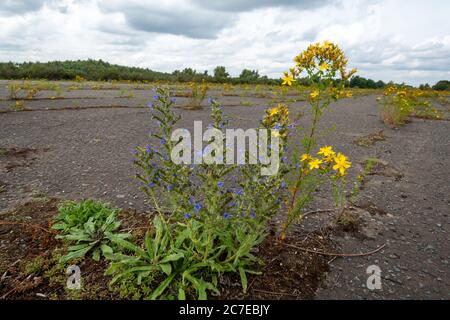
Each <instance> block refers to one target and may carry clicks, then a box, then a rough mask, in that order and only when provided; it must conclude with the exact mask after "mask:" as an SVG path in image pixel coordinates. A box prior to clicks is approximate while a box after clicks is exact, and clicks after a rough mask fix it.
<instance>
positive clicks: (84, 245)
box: [67, 243, 89, 251]
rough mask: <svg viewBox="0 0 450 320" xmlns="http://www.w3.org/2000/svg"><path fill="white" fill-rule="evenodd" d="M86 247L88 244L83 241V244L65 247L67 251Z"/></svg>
mask: <svg viewBox="0 0 450 320" xmlns="http://www.w3.org/2000/svg"><path fill="white" fill-rule="evenodd" d="M86 247H89V244H87V243H83V244H78V245H75V246H70V247H68V248H67V250H68V251H78V250H81V249H84V248H86Z"/></svg>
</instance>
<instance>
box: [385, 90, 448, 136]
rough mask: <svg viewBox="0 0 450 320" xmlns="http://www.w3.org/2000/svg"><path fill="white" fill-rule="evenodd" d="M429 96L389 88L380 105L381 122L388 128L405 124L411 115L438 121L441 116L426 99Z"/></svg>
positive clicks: (419, 92) (416, 91) (421, 91)
mask: <svg viewBox="0 0 450 320" xmlns="http://www.w3.org/2000/svg"><path fill="white" fill-rule="evenodd" d="M428 96H429V94H428V93H426V92H425V91H423V90H418V89H412V88H406V87H397V86H393V85H392V86H389V87H387V88H386V89H385V91H384V93H383V97H382V98H379V99H378V100H379V102H380V103H381V112H380V117H381V120H382V121H383V122H384V123H385V124H386V125H387V126H390V127H393V128H395V127H399V126H401V125H403V124H405V122H406V120H407V118H408V117H409V116H411V115H414V116H416V117H420V118H426V119H439V118H441V114H440V113H439V112H438V111H437V109H436V108H434V107H433V105H432V103H431V101H430V100H429V99H428Z"/></svg>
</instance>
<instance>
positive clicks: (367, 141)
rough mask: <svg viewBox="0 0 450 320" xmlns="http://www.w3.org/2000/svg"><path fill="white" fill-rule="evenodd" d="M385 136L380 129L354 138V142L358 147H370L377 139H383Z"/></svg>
mask: <svg viewBox="0 0 450 320" xmlns="http://www.w3.org/2000/svg"><path fill="white" fill-rule="evenodd" d="M385 140H386V136H385V135H384V130H380V131H378V132H374V133H371V134H369V135H367V136H363V137H361V138H359V139H357V140H355V142H354V143H355V144H356V145H357V146H360V147H371V146H373V145H374V144H375V143H376V142H377V141H385Z"/></svg>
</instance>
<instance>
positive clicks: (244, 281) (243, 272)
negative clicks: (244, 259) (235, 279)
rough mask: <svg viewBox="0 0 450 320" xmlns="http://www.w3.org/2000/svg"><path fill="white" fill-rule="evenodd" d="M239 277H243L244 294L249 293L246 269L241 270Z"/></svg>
mask: <svg viewBox="0 0 450 320" xmlns="http://www.w3.org/2000/svg"><path fill="white" fill-rule="evenodd" d="M239 275H240V276H241V283H242V289H243V291H244V293H247V275H246V274H245V270H244V268H242V267H240V268H239Z"/></svg>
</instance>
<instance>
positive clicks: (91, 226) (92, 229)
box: [84, 218, 95, 234]
mask: <svg viewBox="0 0 450 320" xmlns="http://www.w3.org/2000/svg"><path fill="white" fill-rule="evenodd" d="M84 228H85V229H86V231H87V232H88V233H90V234H93V233H94V232H95V224H94V221H93V218H90V219H89V220H88V222H86V223H85V224H84Z"/></svg>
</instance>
